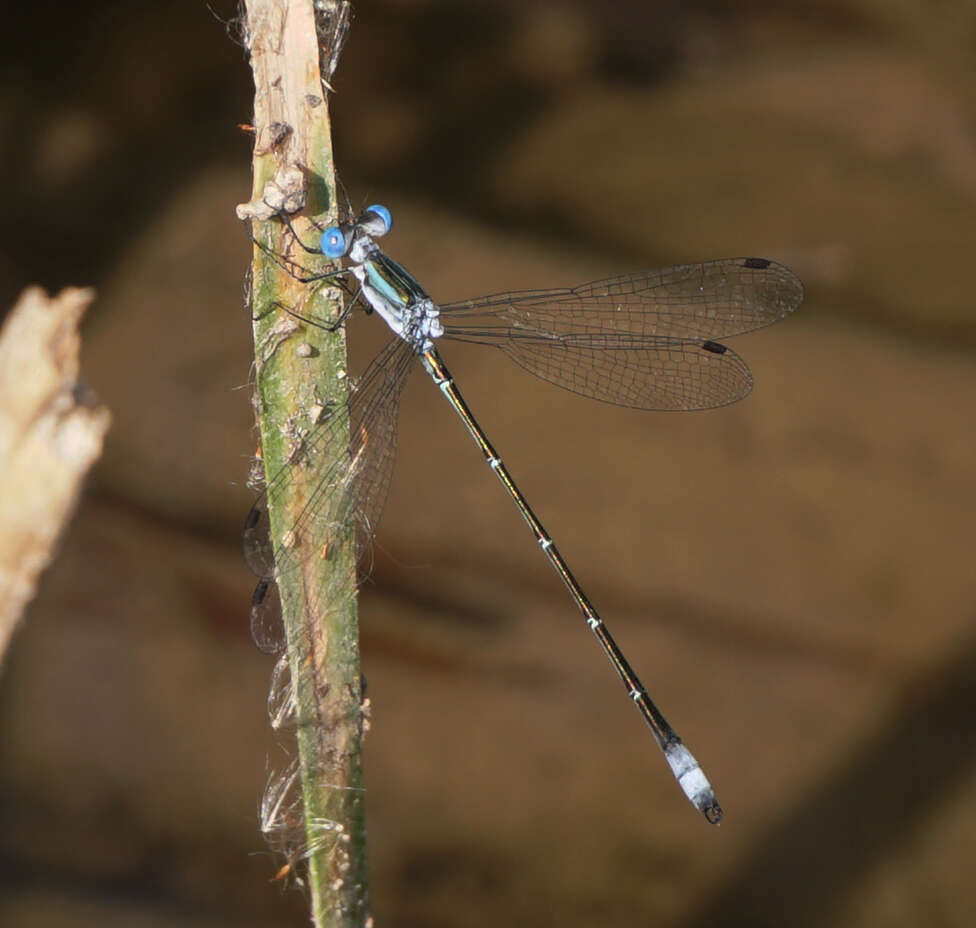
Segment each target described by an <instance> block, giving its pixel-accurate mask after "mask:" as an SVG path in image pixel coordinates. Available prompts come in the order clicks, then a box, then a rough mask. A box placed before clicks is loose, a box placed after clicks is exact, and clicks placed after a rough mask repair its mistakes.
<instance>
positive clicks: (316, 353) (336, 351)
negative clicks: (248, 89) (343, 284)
mask: <svg viewBox="0 0 976 928" xmlns="http://www.w3.org/2000/svg"><path fill="white" fill-rule="evenodd" d="M246 10H247V40H248V44H249V48H250V52H251V66H252V69H253V72H254V83H255V106H254V129H255V146H254V163H253V170H254V188H253V196H252V200H251V203H250V204H247V205H246V206H245V207H242V208H240V209H239V210H238V214H239V215H241V216H242V217H246V218H251V219H252V234H253V235H254V237H255V239H256V241H259V242H260V243H261V245H262V246H264V248H266V249H267V250H268V251H270V252H271V253H273V254H281V253H282V250H283V249H284V248H285V247H286V246H288V245H291V248H292V249H293V250H294V248H295V245H294V243H290V242H288V241H287V239H286V238H285V236H284V234H283V233H284V230H283V225H282V223H280V222H279V221H276V220H274V219H273V218H270V216H271V214H272V213H273V211H274V210H273V209H269V208H268V207H267V204H271V206H272V207H274V208H275V209H277V208H280V207H282V206H284V207H285V208H295V207H297V206H299V205H300V204H301V200H302V197H303V195H304V197H305V213H306V214H307V215H309V216H317V217H318V216H323V215H327V216H330V217H333V218H334V216H335V202H336V196H335V175H334V169H333V164H332V141H331V136H330V127H329V115H328V107H327V103H326V100H325V97H324V94H323V91H322V87H321V84H320V81H319V66H318V54H319V49H318V46H317V43H316V33H315V25H314V19H313V10H312V0H247V2H246ZM269 218H270V221H262V220H267V219H269ZM301 226H302V224H300V227H301ZM305 228H306V229H307V228H308V227H305ZM313 231H314V230H313ZM305 237H306V239H309V240H310V239H311V238H312V235H310V234H309V233H308V232H307V231H306V233H305ZM296 258H297V260H298V261H299V263H301V264H304V265H306V266H308V265H310V264H311V266H312V267H316V262H315V258H314V256H309V255H307V254H305V253H304V252H302V253H300V254H297V255H296ZM319 265H320V266H324V265H321V262H319ZM251 282H252V290H253V303H252V309H253V316H254V319H255V321H254V344H255V368H256V374H257V394H258V395H257V407H258V424H259V430H260V434H261V447H262V453H263V457H264V465H265V472H266V474H267V477H268V479H269V480H270V479H271V478H272V477H273V476H274V475H275V474H276V473H278V471H279V470H280V469H281V468H282V467H284V466H287V465H288V463H289V455H290V454H292V453H294V451H295V447H296V442H299V443H300V439H301V436H302V434H304V433H305V432H306V431H307V430H308V429H309V428H311V427H312V426H313V425H314V424H315V419H316V418H317V416H318V415H321V411H322V408H323V406H324V405H326V404H341V403H344V402H345V400H346V389H347V381H346V380H345V369H346V354H345V338H344V333H343V332H342V330H341V329H340V330H338V331H336V332H334V333H330V332H327V331H325V330H323V329H320V328H316V327H314V326H310V325H306V324H303V323H300V322H297V321H296V319H295V317H293V316H291V315H289V314H287V313H284V312H283V311H282V310H281V308H280V307H281V306H286V307H290V308H294V309H296V310H297V311H298V312H300V314H301V315H302V316H303V317H306V318H314V319H321V320H329V319H335V318H337V316H338V314H339V312H340V311H341V307H342V303H341V299H338V298H337V291H336V290H335V288H331V287H315V286H311V287H310V286H308V285H306V284H301V283H299V282H298V281H296V280H295V279H294V277H293V276H292V275H290V274H289V273H288V272H287V271H286V270H284V269H283V268H281V267H280V266H279V265H278V264H277V263H276V262H275V261H274V260H273V259H271V258H270V257H269V256H268V254H267V253H266V252H265V251H264V250H262V249H261V248H259V247H257V246H255V249H254V255H253V263H252V268H251ZM345 445H346V443H344V442H341V441H340V442H337V446H336V447H334V448H329V449H326V450H325V452H324V454H322V455H319V456H318V457H317V458H316V460H315V461H314V462H312V465H311V466H309V467H301V468H299V467H296V468H295V473H294V476H293V479H291V480H290V481H288V492H287V493H285V494H277V493H276V494H275V495H274V498H273V500H272V501H271V507H270V513H269V514H270V523H271V537H272V539H273V540H274V543H275V546H276V548H277V547H278V546H279V545H280V543H281V542H282V540H283V539H285V538H286V535H287V530H288V528H289V526H291V525H294V524H295V522H296V519H297V516H298V514H300V513H301V512H302V511H303V510H304V508H305V506H306V505H307V502H308V499H309V495H310V493H311V491H312V490H314V488H315V484H316V474H317V473H320V472H321V470H324V469H326V468H328V467H329V466H330V463H333V462H335V461H336V460H338V459H339V458H340V457H342V456H344V455H345V454H346V450H347V449H346V447H345ZM329 458H331V461H330V460H329ZM348 534H349V537H348V539H346V541H345V542H341V543H340V544H337V545H332V546H330V550H329V552H328V556H327V557H318V556H314V555H313V556H311V557H308V558H305V559H304V563H303V566H302V568H301V569H298V570H290V571H288V572H287V573H286V575H285V576H282V577H279V578H278V584H279V592H280V595H281V603H282V615H283V618H284V624H285V634H286V639H287V656H288V661H289V665H290V676H291V685H292V688H293V696H294V701H295V707H296V722H297V737H298V760H299V764H300V780H301V785H302V806H303V821H304V829H305V832H306V837H305V842H306V845H307V847H308V848H310V849H314V852H313V853H311V854H310V855H309V857H308V883H309V891H310V897H311V906H312V918H313V922H314V924H316V925H318V926H321V928H324V926H327V925H328V926H347V925H348V926H352V925H363V924H364V923H365V922H366V920H367V919H368V908H367V882H366V836H365V814H364V813H365V809H364V798H363V782H362V755H361V742H362V731H363V711H362V686H361V675H360V667H359V629H358V621H357V615H356V577H355V554H354V551H353V545H352V536H351V532H350V533H348Z"/></svg>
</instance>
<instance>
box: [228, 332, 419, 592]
mask: <svg viewBox="0 0 976 928" xmlns="http://www.w3.org/2000/svg"><path fill="white" fill-rule="evenodd" d="M413 360H414V355H413V352H412V351H411V350H410V347H409V346H408V345H407V344H406V343H405V342H404V341H402V340H401V339H399V338H395V339H393V340H391V341H390V342H389V343H388V344H387V346H386V347H385V348H384V349H383V351H381V352H380V354H379V355H377V357H376V358H375V359H374V360H373V362H372V363H371V364H370V365H369V367H368V368H367V370H366V372H365V373H364V374H363V376H362V378H360V380H359V382H358V384H357V385H356V387H355V388H354V390H353V391H352V392H351V393H350V396H349V399H348V402H347V403H345V404H343V405H342V406H340V407H338V408H337V409H335V410H333V411H332V412H331V413H329V414H327V417H326V418H325V419H324V421H322V422H320V423H319V424H318V425H317V426H316V427H315V428H314V429H313V430H312V431H311V432H310V433H309V434H308V436H306V438H305V439H304V441H303V442H302V444H301V447H300V448H299V449H298V450H297V452H296V453H295V455H294V456H293V458H292V460H291V461H290V462H289V463H288V464H286V465H285V466H284V467H282V469H281V470H280V471H279V472H278V473H277V474H276V475H275V476H274V478H273V479H272V480H271V481H270V482H269V483H268V485H267V487H266V489H265V491H264V492H263V493H262V494H261V496H260V497H259V498H258V499H257V501H256V502H255V504H254V506H252V507H251V511H250V512H249V513H248V517H247V521H246V523H245V527H244V556H245V559H246V560H247V563H248V565H249V566H250V568H251V569H252V570H253V571H254V573H255V574H257V575H258V576H259V577H261V578H264V579H265V580H268V579H272V578H273V577H274V575H275V571H276V570H277V573H278V574H279V575H284V574H286V573H288V572H289V571H291V570H294V569H296V568H297V567H298V566H299V565H301V564H303V563H305V561H307V560H308V559H309V558H313V557H327V556H328V551H329V546H330V545H331V544H332V543H333V542H334V541H336V540H337V539H338V538H340V537H341V536H342V535H343V534H344V533H345V532H346V531H347V530H348V529H349V528H350V527H354V528H355V531H356V550H357V556H358V557H362V555H363V554H364V553H365V552H367V551H368V550H369V545H370V541H371V539H372V536H373V533H374V532H375V529H376V524H377V523H378V521H379V518H380V515H381V513H382V511H383V505H384V503H385V502H386V497H387V494H388V492H389V487H390V479H391V475H392V471H393V460H394V456H395V452H396V425H397V415H398V411H399V401H400V393H401V391H402V390H403V386H404V384H405V382H406V378H407V376H408V374H409V373H410V370H411V367H412V364H413ZM347 436H348V441H347ZM337 442H342V443H344V444H345V446H346V450H345V453H343V454H341V455H339V457H338V458H337V459H336V460H335V461H334V463H333V464H332V465H331V466H330V467H328V468H326V469H325V471H324V472H322V473H321V474H319V475H318V476H317V477H316V478H315V479H316V481H317V482H316V484H315V486H314V487H313V489H312V492H311V493H310V494H309V498H308V502H307V503H306V505H305V507H304V509H303V510H302V511H301V513H299V515H298V516H297V518H296V519H295V520H293V522H292V524H291V525H290V526H289V527H288V530H287V532H286V534H285V537H282V538H278V539H274V540H272V539H271V538H270V526H269V520H268V507H269V505H271V506H275V505H276V504H279V503H280V502H281V500H283V499H284V497H285V496H286V495H287V494H288V493H289V491H290V489H291V486H292V482H293V481H294V480H296V479H299V478H300V479H303V480H304V479H307V475H308V474H309V473H310V472H313V469H314V468H315V467H316V464H317V462H318V461H319V460H320V459H321V458H322V457H323V455H324V453H325V450H326V449H334V448H335V445H336V443H337Z"/></svg>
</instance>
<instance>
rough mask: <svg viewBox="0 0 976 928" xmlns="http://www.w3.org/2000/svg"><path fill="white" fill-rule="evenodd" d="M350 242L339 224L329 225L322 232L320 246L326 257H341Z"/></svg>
mask: <svg viewBox="0 0 976 928" xmlns="http://www.w3.org/2000/svg"><path fill="white" fill-rule="evenodd" d="M349 245H350V242H349V240H348V239H347V237H346V233H345V232H343V231H342V227H341V226H329V228H328V229H326V230H325V231H324V232H323V233H322V241H321V244H320V247H321V249H322V254H324V255H325V256H326V257H327V258H341V257H342V256H343V255H344V254H345V253H346V252H347V251H348V250H349Z"/></svg>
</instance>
